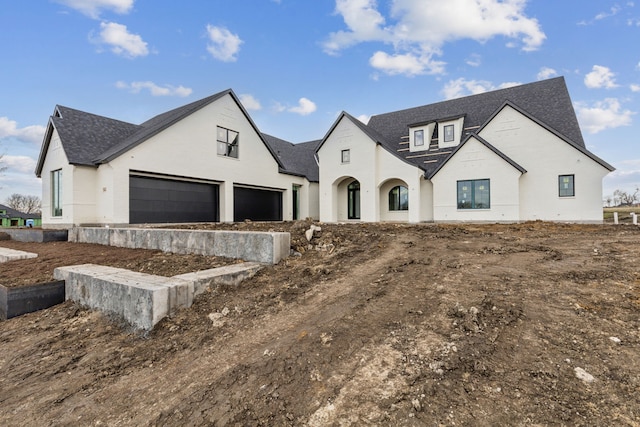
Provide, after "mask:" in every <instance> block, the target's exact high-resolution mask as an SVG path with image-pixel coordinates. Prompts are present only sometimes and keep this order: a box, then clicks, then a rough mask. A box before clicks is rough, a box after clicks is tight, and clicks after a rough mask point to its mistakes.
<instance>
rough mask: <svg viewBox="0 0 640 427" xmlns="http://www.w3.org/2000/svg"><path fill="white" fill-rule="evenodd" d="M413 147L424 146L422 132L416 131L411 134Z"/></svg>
mask: <svg viewBox="0 0 640 427" xmlns="http://www.w3.org/2000/svg"><path fill="white" fill-rule="evenodd" d="M413 145H415V146H416V147H420V146H422V145H424V130H422V129H420V130H416V131H414V132H413Z"/></svg>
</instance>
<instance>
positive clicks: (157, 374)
mask: <svg viewBox="0 0 640 427" xmlns="http://www.w3.org/2000/svg"><path fill="white" fill-rule="evenodd" d="M308 225H309V223H308V222H307V223H304V222H297V223H283V224H252V223H249V224H240V225H237V226H236V228H241V229H249V228H254V229H261V230H265V229H273V230H287V231H291V232H292V235H293V237H292V238H293V244H292V246H293V247H294V249H295V250H296V251H297V252H298V254H296V255H295V256H292V257H290V258H288V259H287V260H285V261H282V262H281V263H280V264H278V265H276V266H272V267H266V268H264V269H263V270H262V271H261V272H260V273H258V274H257V275H256V276H255V277H253V278H251V279H249V280H247V281H245V282H244V283H243V284H241V285H240V286H238V287H220V288H217V289H214V290H212V291H211V292H208V293H205V294H204V295H202V296H200V297H198V298H197V299H196V301H195V303H194V305H193V306H192V307H191V308H190V309H185V310H182V311H180V312H178V313H177V314H176V315H174V316H173V317H170V318H167V319H165V320H163V321H162V322H160V323H159V324H158V325H157V326H156V328H155V329H154V330H153V331H152V332H150V333H148V334H145V335H141V334H140V333H137V332H135V331H132V330H130V329H129V328H128V327H127V326H126V325H123V324H121V323H119V322H118V321H117V320H115V319H111V318H109V317H108V316H105V315H102V314H100V313H99V312H96V311H89V310H85V309H83V308H81V307H78V306H75V305H74V304H73V303H70V302H67V303H65V304H62V305H59V306H56V307H54V308H51V309H48V310H44V311H41V312H38V313H31V314H28V315H25V316H21V317H18V318H14V319H11V320H8V321H5V322H0V373H1V374H0V425H6V426H24V425H34V426H47V425H52V426H53V425H55V426H60V425H70V426H72V425H73V426H75V425H86V426H88V425H103V426H129V425H134V426H144V425H152V426H156V425H157V426H200V425H213V426H223V425H231V426H259V425H263V426H304V425H307V426H327V425H328V426H359V425H385V426H386V425H393V426H425V425H426V426H440V425H442V426H449V425H456V426H460V425H470V426H496V425H510V426H546V425H567V426H569V425H570V426H601V425H617V426H638V425H640V394H639V393H638V390H640V351H639V350H640V262H639V260H640V227H634V226H630V225H621V226H617V227H615V226H610V225H604V226H585V225H581V226H580V225H562V224H547V223H524V224H517V225H433V224H430V225H398V224H377V225H372V224H348V225H338V224H322V225H321V226H322V231H321V232H319V233H317V234H316V237H314V238H313V240H312V241H311V242H310V243H308V242H306V240H305V239H304V237H303V232H304V230H305V229H306V228H307V227H308ZM212 227H213V228H215V227H222V226H212ZM226 227H228V226H226ZM9 244H11V245H14V244H15V243H14V242H12V243H9V242H0V245H2V246H7V245H9ZM46 245H54V244H46ZM56 245H57V244H56ZM36 246H37V245H36ZM25 248H26V246H25ZM67 250H68V249H66V245H65V247H64V251H67ZM69 250H70V249H69ZM104 251H107V249H105V248H103V247H85V248H83V249H82V252H84V253H85V254H86V256H87V257H89V258H91V259H93V261H91V262H97V260H98V259H100V260H102V259H103V258H101V257H102V255H100V257H99V256H98V254H103V253H106V252H104ZM59 252H61V251H59ZM143 252H147V251H142V252H135V251H134V252H131V253H130V254H127V255H122V254H121V255H116V257H126V258H127V262H134V260H135V259H138V258H137V257H141V258H140V262H141V263H142V264H144V263H146V262H148V259H149V258H143V257H147V256H149V255H140V254H141V253H143ZM123 254H124V253H123ZM154 256H157V254H156V255H151V257H152V258H153V257H154ZM75 259H80V258H75ZM75 259H74V260H75ZM180 259H181V258H180V257H178V256H175V255H173V256H171V255H170V256H167V257H166V262H164V263H162V264H163V267H164V266H167V268H168V270H169V271H171V269H172V268H176V270H177V268H178V267H180V265H179V264H180V261H178V260H180ZM174 260H175V261H176V264H177V265H174V264H173V262H172V261H174ZM24 262H25V261H14V263H16V264H17V263H24ZM56 262H58V261H56ZM0 269H2V272H3V274H4V272H5V271H6V270H5V265H2V266H1V267H0ZM15 279H16V278H13V279H11V280H15Z"/></svg>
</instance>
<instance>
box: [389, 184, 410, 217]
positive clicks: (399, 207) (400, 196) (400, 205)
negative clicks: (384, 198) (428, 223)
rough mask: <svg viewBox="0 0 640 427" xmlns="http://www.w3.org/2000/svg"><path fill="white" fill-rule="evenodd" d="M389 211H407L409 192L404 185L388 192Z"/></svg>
mask: <svg viewBox="0 0 640 427" xmlns="http://www.w3.org/2000/svg"><path fill="white" fill-rule="evenodd" d="M389 210H390V211H406V210H409V190H408V189H407V187H405V186H404V185H398V186H397V187H393V188H392V189H391V191H389Z"/></svg>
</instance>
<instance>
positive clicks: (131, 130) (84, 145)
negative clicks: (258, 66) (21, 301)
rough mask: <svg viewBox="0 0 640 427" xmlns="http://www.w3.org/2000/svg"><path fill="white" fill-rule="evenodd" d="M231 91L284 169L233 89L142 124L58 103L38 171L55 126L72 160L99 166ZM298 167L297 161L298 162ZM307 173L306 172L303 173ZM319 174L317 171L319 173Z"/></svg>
mask: <svg viewBox="0 0 640 427" xmlns="http://www.w3.org/2000/svg"><path fill="white" fill-rule="evenodd" d="M226 95H230V96H231V97H232V98H233V99H234V101H235V102H236V103H237V104H238V106H239V108H240V109H241V110H242V112H243V113H244V115H245V117H246V118H247V120H248V121H249V123H250V124H251V126H252V127H253V128H254V129H255V131H256V133H257V134H258V135H259V136H260V138H261V139H262V141H263V142H264V144H265V146H266V147H267V149H268V150H269V151H270V152H271V155H272V156H273V159H274V160H275V161H276V162H277V163H278V166H279V167H280V168H281V169H285V170H286V168H285V167H284V165H283V164H282V162H281V161H280V158H279V157H278V156H276V154H275V152H274V151H273V149H272V147H271V146H270V145H269V144H267V142H266V141H265V140H264V136H263V135H262V134H261V133H260V131H259V130H258V128H257V126H256V125H255V123H253V121H252V120H251V117H249V114H248V113H247V112H246V110H245V109H244V107H243V106H242V104H241V103H240V100H239V99H238V98H237V96H236V95H235V94H234V93H233V91H232V90H231V89H227V90H225V91H223V92H219V93H217V94H214V95H211V96H209V97H207V98H203V99H200V100H198V101H195V102H192V103H190V104H187V105H183V106H181V107H178V108H175V109H173V110H170V111H167V112H165V113H162V114H159V115H157V116H155V117H153V118H151V119H149V120H147V121H146V122H144V123H142V124H140V125H134V124H131V123H126V122H122V121H119V120H114V119H110V118H108V117H103V116H98V115H95V114H91V113H86V112H84V111H79V110H74V109H72V108H68V107H63V106H56V110H55V112H54V115H53V116H52V117H51V119H50V122H49V126H48V128H47V135H46V136H45V143H44V144H43V147H42V150H41V152H40V158H39V160H38V165H37V167H36V175H37V176H40V174H41V172H42V167H43V165H44V156H45V155H46V152H47V150H48V144H49V139H50V137H51V132H52V129H53V128H55V129H56V130H57V131H58V134H59V135H60V140H61V142H62V146H63V148H64V151H65V154H66V155H67V159H68V160H69V163H71V164H75V165H84V166H98V165H100V164H102V163H107V162H109V161H111V160H113V159H115V158H116V157H118V156H120V155H121V154H123V153H125V152H127V151H128V150H130V149H132V148H133V147H136V146H137V145H139V144H141V143H143V142H144V141H146V140H147V139H149V138H151V137H152V136H154V135H156V134H158V133H159V132H161V131H163V130H164V129H166V128H168V127H169V126H171V125H173V124H175V123H176V122H178V121H180V120H182V119H183V118H185V117H187V116H188V115H190V114H193V113H194V112H196V111H197V110H199V109H201V108H203V107H204V106H206V105H208V104H210V103H212V102H214V101H216V100H218V99H220V98H222V97H224V96H226ZM295 165H296V167H297V163H296V164H295ZM303 175H304V174H303ZM316 175H317V174H316Z"/></svg>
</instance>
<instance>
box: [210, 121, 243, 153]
mask: <svg viewBox="0 0 640 427" xmlns="http://www.w3.org/2000/svg"><path fill="white" fill-rule="evenodd" d="M216 139H217V141H218V155H219V156H225V157H233V158H234V159H237V158H238V139H239V136H238V132H234V131H232V130H229V129H225V128H222V127H220V126H218V136H217V137H216Z"/></svg>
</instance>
